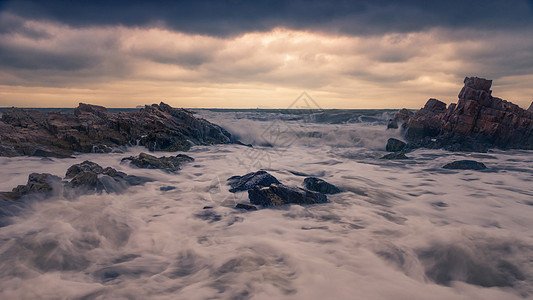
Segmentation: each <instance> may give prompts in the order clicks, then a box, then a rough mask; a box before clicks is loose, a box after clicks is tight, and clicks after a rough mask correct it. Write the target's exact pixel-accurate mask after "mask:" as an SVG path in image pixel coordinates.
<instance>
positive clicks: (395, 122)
mask: <svg viewBox="0 0 533 300" xmlns="http://www.w3.org/2000/svg"><path fill="white" fill-rule="evenodd" d="M412 115H413V112H412V111H410V110H408V109H406V108H402V109H400V110H399V111H398V112H397V113H396V114H395V115H394V117H393V118H392V119H390V120H389V123H388V124H387V129H390V128H393V129H395V128H398V126H399V125H401V126H402V127H403V125H404V124H405V123H406V122H407V121H408V120H409V118H410V117H411V116H412Z"/></svg>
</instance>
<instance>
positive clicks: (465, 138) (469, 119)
mask: <svg viewBox="0 0 533 300" xmlns="http://www.w3.org/2000/svg"><path fill="white" fill-rule="evenodd" d="M491 85H492V80H487V79H484V78H478V77H467V78H465V80H464V87H463V88H462V90H461V92H460V93H459V101H458V102H457V104H455V103H452V104H450V105H449V106H448V107H446V104H445V103H444V102H441V101H439V100H437V99H430V100H428V102H427V103H426V105H425V106H424V107H423V108H422V109H420V110H419V111H417V112H416V113H415V114H414V115H412V116H409V117H408V118H407V119H406V123H405V126H404V127H405V129H406V132H405V137H406V139H407V140H408V142H409V143H408V147H409V148H419V147H426V148H444V149H447V150H452V151H477V152H485V151H487V149H489V148H501V149H533V112H532V111H530V110H525V109H522V108H520V107H518V106H517V105H515V104H513V103H511V102H508V101H506V100H502V99H500V98H497V97H493V96H492V91H491V90H490V88H491ZM404 115H405V114H404V112H402V111H400V112H398V113H397V117H398V118H402V117H403V116H404ZM395 118H396V117H395Z"/></svg>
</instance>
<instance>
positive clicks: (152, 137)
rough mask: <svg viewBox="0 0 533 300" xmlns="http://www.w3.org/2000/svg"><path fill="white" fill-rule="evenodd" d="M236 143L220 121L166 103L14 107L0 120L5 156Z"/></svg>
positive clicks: (0, 147) (1, 151) (1, 147)
mask: <svg viewBox="0 0 533 300" xmlns="http://www.w3.org/2000/svg"><path fill="white" fill-rule="evenodd" d="M231 142H232V138H231V134H230V133H228V132H227V131H226V130H224V129H223V128H221V127H220V126H218V125H215V124H212V123H210V122H208V121H206V120H204V119H199V118H195V117H194V116H193V114H192V113H191V112H190V111H187V110H185V109H177V108H172V107H171V106H169V105H167V104H165V103H162V102H161V103H160V104H159V105H158V104H152V105H150V106H149V105H147V106H145V107H144V108H142V109H141V110H140V111H130V112H119V113H112V112H109V111H108V110H107V109H106V108H105V107H102V106H97V105H90V104H83V103H80V105H79V106H78V107H77V108H76V109H74V113H73V114H68V113H59V112H53V113H43V112H39V111H35V110H28V109H18V108H11V109H7V110H5V111H3V113H2V118H1V121H0V156H19V155H33V156H46V157H69V156H71V155H72V154H73V153H74V152H84V153H89V152H109V151H111V150H112V148H113V147H116V146H127V145H136V144H139V145H142V146H145V147H147V148H148V149H149V150H151V151H185V150H188V149H189V148H190V147H191V146H192V145H211V144H224V143H231Z"/></svg>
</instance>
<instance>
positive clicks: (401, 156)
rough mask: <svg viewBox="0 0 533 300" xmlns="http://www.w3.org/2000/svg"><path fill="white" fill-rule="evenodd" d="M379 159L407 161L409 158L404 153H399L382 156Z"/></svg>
mask: <svg viewBox="0 0 533 300" xmlns="http://www.w3.org/2000/svg"><path fill="white" fill-rule="evenodd" d="M380 159H389V160H396V159H409V157H407V155H405V153H404V152H402V151H400V152H394V153H389V154H386V155H383V156H382V157H380Z"/></svg>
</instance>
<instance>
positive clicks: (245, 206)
mask: <svg viewBox="0 0 533 300" xmlns="http://www.w3.org/2000/svg"><path fill="white" fill-rule="evenodd" d="M235 208H237V209H244V210H257V207H256V206H254V205H251V204H246V203H237V205H235Z"/></svg>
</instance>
